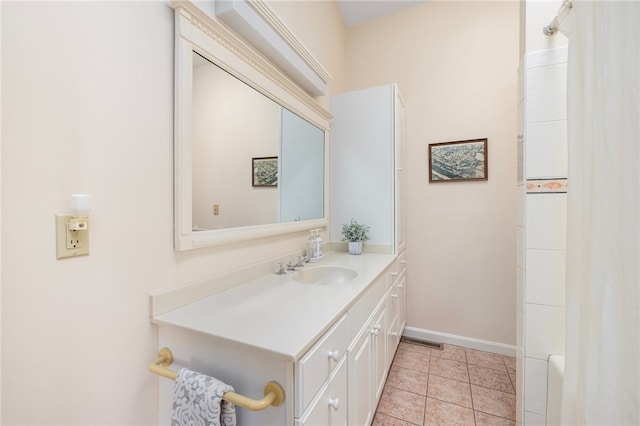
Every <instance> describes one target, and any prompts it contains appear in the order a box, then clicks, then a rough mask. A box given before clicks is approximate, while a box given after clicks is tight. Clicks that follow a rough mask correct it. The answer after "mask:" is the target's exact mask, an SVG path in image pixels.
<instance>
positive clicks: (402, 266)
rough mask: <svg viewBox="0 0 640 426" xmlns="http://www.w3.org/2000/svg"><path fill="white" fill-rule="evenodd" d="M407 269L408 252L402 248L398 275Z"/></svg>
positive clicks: (399, 256)
mask: <svg viewBox="0 0 640 426" xmlns="http://www.w3.org/2000/svg"><path fill="white" fill-rule="evenodd" d="M405 269H407V252H406V250H402V251H401V252H400V254H399V255H398V275H401V274H402V273H403V272H404V271H405Z"/></svg>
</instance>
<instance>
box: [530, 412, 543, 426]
mask: <svg viewBox="0 0 640 426" xmlns="http://www.w3.org/2000/svg"><path fill="white" fill-rule="evenodd" d="M546 422H547V418H546V417H545V416H542V415H540V414H536V413H531V412H529V411H525V412H524V425H525V426H545V424H546Z"/></svg>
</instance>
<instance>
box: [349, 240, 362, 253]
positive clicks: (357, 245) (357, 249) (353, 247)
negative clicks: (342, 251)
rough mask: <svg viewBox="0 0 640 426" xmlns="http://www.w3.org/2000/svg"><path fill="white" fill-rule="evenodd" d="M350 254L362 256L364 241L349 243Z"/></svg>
mask: <svg viewBox="0 0 640 426" xmlns="http://www.w3.org/2000/svg"><path fill="white" fill-rule="evenodd" d="M349 254H362V241H349Z"/></svg>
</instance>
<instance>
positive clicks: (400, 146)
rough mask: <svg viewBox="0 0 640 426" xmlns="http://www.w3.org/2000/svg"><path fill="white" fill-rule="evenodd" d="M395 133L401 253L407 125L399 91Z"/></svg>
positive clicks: (398, 240)
mask: <svg viewBox="0 0 640 426" xmlns="http://www.w3.org/2000/svg"><path fill="white" fill-rule="evenodd" d="M394 103H395V105H394V114H395V117H394V133H395V135H394V136H395V168H396V172H395V215H396V217H395V226H396V250H397V252H401V251H402V250H404V248H405V246H406V244H405V240H406V225H405V169H404V168H405V125H404V116H405V110H404V102H403V100H402V96H400V93H399V91H398V89H397V88H396V90H395V99H394Z"/></svg>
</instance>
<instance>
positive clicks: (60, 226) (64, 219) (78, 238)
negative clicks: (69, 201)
mask: <svg viewBox="0 0 640 426" xmlns="http://www.w3.org/2000/svg"><path fill="white" fill-rule="evenodd" d="M70 220H71V215H59V214H57V215H56V258H57V259H63V258H65V257H74V256H84V255H87V254H89V229H88V223H87V228H86V229H84V230H82V231H77V230H73V229H69V221H70Z"/></svg>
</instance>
